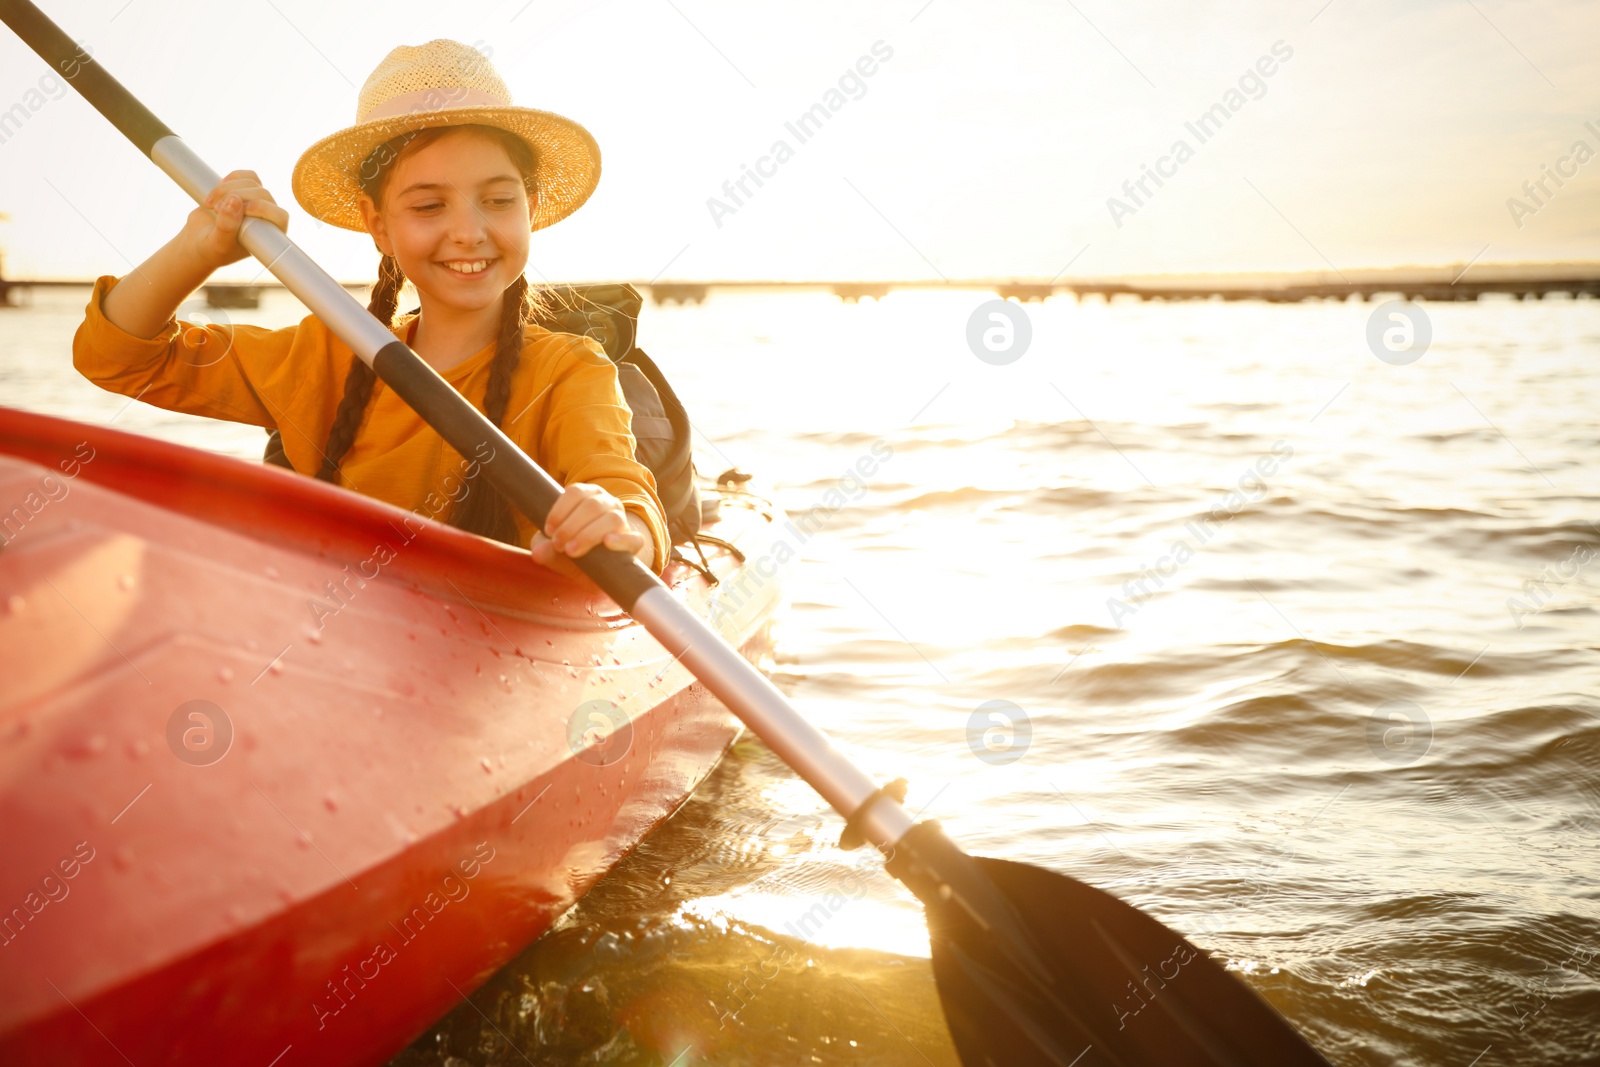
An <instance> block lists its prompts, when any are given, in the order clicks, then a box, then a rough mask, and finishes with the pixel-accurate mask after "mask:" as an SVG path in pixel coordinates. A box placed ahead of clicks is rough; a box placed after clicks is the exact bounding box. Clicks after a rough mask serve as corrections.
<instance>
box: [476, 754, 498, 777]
mask: <svg viewBox="0 0 1600 1067" xmlns="http://www.w3.org/2000/svg"><path fill="white" fill-rule="evenodd" d="M478 763H479V764H481V765H482V766H483V773H484V774H493V773H494V764H492V763H490V762H489V757H488V756H485V757H483V758H482V759H481V760H479V761H478Z"/></svg>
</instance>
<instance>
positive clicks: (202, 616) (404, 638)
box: [0, 409, 779, 1065]
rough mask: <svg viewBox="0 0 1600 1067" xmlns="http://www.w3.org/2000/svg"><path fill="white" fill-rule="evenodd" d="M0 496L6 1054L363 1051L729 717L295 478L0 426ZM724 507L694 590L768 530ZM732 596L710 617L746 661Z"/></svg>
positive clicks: (622, 846) (684, 784)
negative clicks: (716, 542)
mask: <svg viewBox="0 0 1600 1067" xmlns="http://www.w3.org/2000/svg"><path fill="white" fill-rule="evenodd" d="M11 502H17V506H18V507H20V509H21V510H20V512H19V511H17V509H16V508H13V509H12V510H11V511H9V512H7V513H5V514H0V532H3V533H4V536H5V538H6V542H7V543H6V545H5V547H4V548H3V549H0V677H3V678H4V691H3V695H0V826H5V827H6V828H7V838H8V839H9V840H8V843H7V852H8V855H7V862H6V864H5V865H4V868H3V870H0V909H4V910H3V911H0V946H3V947H0V953H3V954H4V955H3V956H0V959H3V960H4V966H3V967H0V1060H4V1061H6V1062H35V1061H38V1060H46V1059H48V1060H52V1061H55V1060H61V1061H70V1062H86V1063H92V1062H118V1063H120V1062H124V1057H128V1058H131V1059H132V1060H133V1061H134V1062H167V1063H213V1062H261V1063H269V1062H273V1060H274V1058H275V1057H279V1056H282V1057H283V1058H282V1060H281V1062H282V1063H283V1064H284V1065H288V1064H292V1063H295V1062H308V1063H314V1062H338V1063H379V1062H382V1061H383V1060H384V1059H385V1058H387V1056H389V1055H391V1054H393V1053H394V1052H395V1051H397V1050H399V1049H400V1048H403V1047H404V1046H405V1044H406V1043H407V1042H408V1041H409V1040H410V1039H411V1037H413V1036H414V1035H415V1034H416V1033H418V1032H420V1031H421V1030H422V1029H423V1028H425V1027H426V1025H427V1024H428V1023H429V1022H431V1021H432V1020H433V1019H435V1018H437V1017H438V1016H440V1015H442V1014H443V1013H444V1012H445V1011H447V1010H448V1009H449V1008H450V1007H451V1006H452V1005H453V1004H455V1003H456V1002H457V1001H458V1000H459V999H460V998H461V997H462V996H464V995H465V994H466V993H468V992H470V991H471V990H473V989H474V988H476V987H477V986H478V985H480V984H481V983H482V982H483V981H484V980H486V979H487V978H488V977H489V975H491V974H492V973H493V972H494V971H495V970H496V969H498V968H499V967H500V966H501V965H503V964H504V963H505V962H506V961H507V960H508V959H509V958H510V957H511V956H512V955H514V954H515V953H516V952H517V951H519V950H520V949H521V948H522V947H523V946H524V945H525V944H527V943H528V942H529V941H531V940H532V939H533V938H535V937H537V936H538V935H539V934H540V933H542V932H543V931H544V930H545V929H546V928H548V926H549V925H550V924H551V923H552V922H553V921H554V920H555V919H556V918H557V917H558V916H559V915H560V914H561V913H562V912H563V911H565V910H566V909H567V908H568V907H570V906H571V904H572V903H573V902H574V901H575V900H576V899H577V898H578V897H579V896H581V895H582V893H583V892H585V891H586V890H587V889H588V888H589V886H591V885H592V884H593V883H594V882H595V881H597V880H598V879H599V877H600V876H601V875H602V874H604V872H605V871H606V870H607V869H609V868H610V867H611V866H612V865H613V864H614V863H615V862H616V861H617V860H618V859H620V858H621V857H622V856H623V855H624V854H626V852H627V851H628V850H629V849H631V848H632V847H633V846H634V845H635V844H637V843H638V841H639V840H640V839H642V838H643V837H644V836H645V835H646V834H648V833H649V832H650V830H651V829H652V828H653V827H654V826H656V825H657V824H659V823H660V822H661V821H662V820H663V819H665V818H666V817H667V816H668V815H670V814H671V812H672V811H673V810H675V809H676V808H677V807H678V805H680V804H681V803H682V802H683V800H684V799H685V798H686V797H687V796H688V794H689V793H690V792H691V791H692V790H693V788H694V787H695V785H696V784H698V782H699V781H700V779H701V778H703V777H704V775H705V774H706V773H708V772H709V771H710V769H711V768H712V767H713V766H714V765H715V763H716V761H717V759H718V758H719V757H720V755H721V753H722V752H723V751H724V750H725V748H726V747H727V746H728V745H729V744H730V743H731V742H732V740H733V739H734V737H735V736H736V734H737V730H738V726H737V723H736V721H735V720H734V719H733V718H732V716H731V715H730V714H729V713H728V712H727V710H726V709H725V708H723V707H722V705H721V704H720V703H719V702H718V701H717V700H716V699H715V698H713V697H712V696H710V694H709V693H707V692H706V691H705V690H704V688H703V687H701V686H700V685H699V684H698V683H696V682H694V680H693V679H692V678H691V677H690V676H689V675H688V673H687V671H686V670H685V669H684V668H683V667H682V666H681V665H679V664H677V663H675V662H674V661H673V659H672V658H671V657H670V656H668V655H667V653H666V652H665V651H664V650H663V649H662V648H661V647H660V645H659V644H658V643H656V642H655V640H654V639H653V638H651V637H650V636H649V635H648V634H646V633H645V632H644V630H643V629H642V628H641V627H639V626H637V625H636V624H634V623H633V622H632V621H631V620H629V619H628V618H627V617H626V616H624V615H622V614H621V613H620V612H619V610H618V609H617V608H616V606H615V605H614V604H613V603H612V602H611V601H610V600H609V598H606V597H605V596H604V595H603V594H600V593H598V592H585V589H584V587H581V586H579V585H577V584H576V583H572V582H569V581H567V580H565V579H563V578H561V577H560V576H557V575H555V574H553V573H552V572H549V571H546V570H544V569H543V568H539V567H537V566H536V565H534V564H532V563H531V562H530V561H529V560H528V558H527V556H526V554H525V553H521V552H519V551H517V550H514V549H511V548H508V547H506V546H503V545H498V544H494V543H490V542H486V541H483V540H482V539H479V538H476V537H473V536H471V535H468V534H464V533H462V532H461V531H458V530H454V529H452V528H449V527H446V526H443V525H440V524H438V523H434V522H430V521H427V520H424V519H421V518H419V517H417V516H415V515H411V514H409V513H406V512H403V511H400V510H399V509H396V508H392V507H389V506H388V505H385V504H382V503H380V502H378V501H374V500H370V499H368V498H364V497H360V496H358V495H356V494H353V493H350V492H348V491H344V490H340V489H337V488H335V487H332V486H329V485H326V484H324V483H321V482H318V481H315V480H313V479H309V478H305V477H302V476H299V475H295V474H291V473H288V472H285V471H281V470H277V469H274V468H269V467H265V466H258V465H255V464H249V463H244V462H241V461H237V460H232V459H228V458H226V457H221V456H215V455H211V454H208V453H202V452H197V451H194V450H191V449H186V448H182V447H180V446H175V445H170V444H165V443H162V442H158V441H153V440H149V439H146V438H141V437H136V436H133V435H128V434H122V433H118V432H116V431H112V430H108V429H102V428H98V427H89V426H84V425H81V424H76V423H72V422H68V421H65V420H59V419H51V418H46V417H43V416H37V415H31V414H26V413H21V412H15V411H10V410H6V409H0V503H4V504H5V505H6V506H7V507H10V505H11ZM730 503H735V502H733V501H730ZM737 503H749V504H750V505H751V506H724V507H723V509H722V512H723V517H722V518H721V519H720V520H719V521H718V522H717V523H715V524H714V525H713V526H712V527H711V528H710V529H709V530H708V531H707V532H709V533H712V534H714V535H715V536H717V537H718V538H721V539H723V540H725V541H727V542H729V543H731V544H732V545H734V546H735V547H736V550H735V551H730V550H729V549H726V548H717V549H715V551H714V552H713V551H710V550H708V557H709V560H710V563H711V566H712V570H713V571H714V572H715V573H716V574H717V575H718V576H719V577H721V578H722V579H723V586H722V587H720V588H724V589H725V588H726V587H727V586H728V585H729V584H731V583H729V582H728V579H730V578H737V577H740V573H739V572H740V571H741V569H742V568H743V567H744V560H745V558H749V559H757V558H765V556H766V555H770V553H767V554H764V553H763V549H764V548H765V547H767V546H768V545H769V544H770V542H771V541H772V540H773V539H774V537H775V534H774V530H775V527H776V525H777V522H776V515H777V513H776V512H775V511H774V510H773V509H772V508H771V507H770V506H765V505H763V503H762V502H760V501H759V498H753V497H749V496H748V495H741V497H740V498H739V499H738V501H737ZM665 577H666V579H667V581H668V583H669V585H671V586H672V588H673V589H674V591H675V593H676V594H677V595H679V596H680V597H683V598H684V599H685V600H686V602H687V603H689V604H690V605H691V606H692V607H694V608H695V609H696V610H698V611H700V612H701V613H702V614H705V613H707V612H708V611H709V610H710V604H711V600H712V597H713V596H714V595H716V592H715V590H714V589H713V587H711V586H710V584H709V583H708V582H707V581H706V579H705V578H704V577H703V576H701V575H699V574H698V573H697V572H696V571H695V570H694V569H692V568H688V567H684V566H682V565H681V564H675V565H673V566H672V567H671V568H669V571H668V573H667V575H666V576H665ZM751 584H752V583H749V582H745V583H743V584H742V591H741V595H739V596H737V597H730V598H728V599H726V600H724V601H722V602H721V608H720V609H719V610H718V612H717V619H718V625H719V628H720V629H721V630H722V632H723V633H724V634H725V635H726V636H727V637H728V638H729V639H730V641H732V643H733V644H734V645H735V646H736V647H738V648H740V649H741V651H742V652H743V653H744V654H745V655H746V656H747V657H750V658H752V659H757V658H759V657H761V656H763V655H765V654H766V653H767V651H768V650H769V647H770V622H771V617H772V614H773V611H774V609H775V606H776V604H777V602H778V596H779V588H778V583H777V582H776V581H773V580H772V579H770V578H768V577H766V576H765V575H764V574H763V576H762V577H761V578H760V579H759V580H758V581H756V582H754V583H753V585H754V589H753V590H751V588H750V587H751ZM197 702H198V703H197ZM619 709H620V710H619ZM596 713H599V714H600V715H602V716H603V717H602V718H601V719H598V720H597V719H595V718H594V717H593V716H594V715H595V714H596ZM624 720H626V722H627V726H626V728H624V729H622V730H620V731H619V732H617V733H615V734H613V735H612V736H610V737H609V738H606V737H605V736H604V735H605V724H606V722H607V721H610V722H613V723H615V722H621V721H624ZM596 724H599V730H598V732H596ZM586 731H588V732H587V734H586ZM69 871H70V872H71V873H70V874H69V873H68V872H69Z"/></svg>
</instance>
